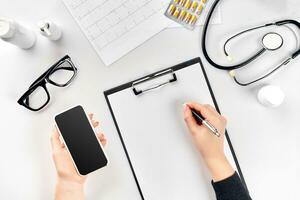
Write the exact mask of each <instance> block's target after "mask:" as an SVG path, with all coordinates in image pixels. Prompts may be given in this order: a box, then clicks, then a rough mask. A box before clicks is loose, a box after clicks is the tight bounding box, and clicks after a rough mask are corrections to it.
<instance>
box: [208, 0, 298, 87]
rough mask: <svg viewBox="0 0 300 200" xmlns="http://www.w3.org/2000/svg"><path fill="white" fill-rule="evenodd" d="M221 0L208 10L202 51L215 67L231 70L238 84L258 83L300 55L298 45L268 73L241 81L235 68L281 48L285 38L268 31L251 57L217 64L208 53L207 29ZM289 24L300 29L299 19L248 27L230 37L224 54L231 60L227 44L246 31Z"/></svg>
mask: <svg viewBox="0 0 300 200" xmlns="http://www.w3.org/2000/svg"><path fill="white" fill-rule="evenodd" d="M219 2H220V0H215V2H214V3H213V5H212V6H211V8H210V10H209V12H208V15H207V18H206V21H205V23H204V27H203V35H202V51H203V54H204V57H205V58H206V60H207V61H208V62H209V63H210V64H211V65H212V66H213V67H215V68H217V69H220V70H227V71H229V74H230V76H232V77H233V79H234V81H235V82H236V83H237V84H239V85H241V86H248V85H251V84H253V83H256V82H258V81H260V80H263V79H265V78H267V77H269V76H270V75H272V74H273V73H274V72H276V71H278V70H279V69H280V68H281V67H283V66H285V65H287V64H288V63H290V62H291V61H292V60H294V59H295V58H296V57H297V56H299V55H300V47H299V46H298V47H297V48H298V49H297V50H296V51H295V52H294V53H293V54H292V55H290V56H289V57H288V58H286V59H285V60H284V61H283V62H282V63H280V64H279V65H277V66H276V67H275V68H273V69H272V70H271V71H269V72H268V73H266V74H264V75H263V76H261V77H259V78H257V79H255V80H253V81H250V82H245V83H244V82H241V81H239V80H238V78H237V77H236V72H235V70H237V69H240V68H242V67H244V66H246V65H248V64H249V63H251V62H253V61H255V60H256V59H257V58H259V57H260V56H262V55H263V54H264V53H266V52H268V51H275V50H277V49H279V48H280V47H282V45H283V38H282V36H281V35H279V34H278V33H275V32H270V33H267V34H265V35H264V36H263V37H262V39H261V45H262V47H261V49H259V50H258V51H257V52H256V53H255V54H254V55H251V56H249V58H247V59H246V60H244V61H242V62H241V63H238V64H235V65H230V66H224V65H220V64H217V63H216V62H214V61H213V60H212V59H211V58H210V56H209V55H208V53H207V50H206V37H207V30H208V25H209V22H210V20H211V17H212V15H213V13H214V11H215V8H216V6H217V5H218V3H219ZM288 24H291V25H295V26H296V27H298V28H299V30H300V23H299V22H298V21H296V20H282V21H278V22H274V23H269V24H265V25H261V26H257V27H254V28H250V29H247V30H245V31H241V32H239V33H237V34H235V35H233V36H232V37H230V38H229V39H228V40H227V41H226V42H225V44H224V47H223V51H224V54H225V55H226V57H227V58H228V59H229V60H230V59H231V57H230V56H229V53H228V50H227V45H228V44H229V42H231V41H232V40H233V39H236V38H237V37H239V36H241V35H243V34H245V33H248V32H250V31H254V30H257V29H261V28H265V27H269V26H283V25H288ZM290 30H291V31H293V30H292V29H291V28H290ZM294 34H295V36H296V38H297V41H298V37H297V35H296V33H295V32H294Z"/></svg>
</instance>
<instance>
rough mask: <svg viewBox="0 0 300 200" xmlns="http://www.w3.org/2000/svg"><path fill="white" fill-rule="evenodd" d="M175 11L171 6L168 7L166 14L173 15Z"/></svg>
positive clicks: (174, 7)
mask: <svg viewBox="0 0 300 200" xmlns="http://www.w3.org/2000/svg"><path fill="white" fill-rule="evenodd" d="M175 10H176V6H174V5H173V4H172V5H170V7H169V10H168V13H169V14H170V15H173V13H174V12H175Z"/></svg>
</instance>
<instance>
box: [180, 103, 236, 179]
mask: <svg viewBox="0 0 300 200" xmlns="http://www.w3.org/2000/svg"><path fill="white" fill-rule="evenodd" d="M195 114H197V115H198V117H200V118H201V119H200V118H199V119H198V120H196V119H197V116H195ZM184 119H185V122H186V124H187V127H188V128H189V130H190V132H191V134H192V137H193V139H194V141H195V143H196V146H197V148H198V150H199V151H200V153H201V155H202V157H203V159H204V161H205V163H206V165H207V167H208V169H209V171H210V173H211V175H212V178H213V181H215V182H216V181H220V180H223V179H225V178H227V177H229V176H231V175H232V174H233V173H234V170H233V168H232V167H231V165H230V164H229V162H228V160H227V158H226V156H225V153H224V137H225V128H226V123H227V121H226V119H225V118H224V117H223V116H221V115H220V114H219V113H218V112H217V111H216V110H215V109H214V108H213V107H212V106H210V105H200V104H197V103H187V104H184ZM201 120H202V123H201ZM204 121H206V122H204Z"/></svg>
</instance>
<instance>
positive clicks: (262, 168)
mask: <svg viewBox="0 0 300 200" xmlns="http://www.w3.org/2000/svg"><path fill="white" fill-rule="evenodd" d="M288 2H291V3H292V2H293V4H288ZM289 5H293V6H289ZM299 6H300V2H299V1H298V2H296V1H295V0H293V1H286V0H283V1H279V0H275V1H274V0H252V1H238V0H226V2H225V1H224V3H223V4H222V18H223V23H222V24H221V25H215V26H213V27H211V30H210V34H209V37H210V39H209V41H210V42H209V51H210V53H211V54H212V55H213V56H214V58H217V59H218V60H222V59H223V60H224V57H223V55H222V52H221V44H222V41H224V38H225V37H227V36H229V35H230V34H232V33H235V32H236V31H239V30H241V29H244V28H249V27H251V26H255V25H260V24H261V23H263V24H264V23H268V22H270V21H274V20H280V19H285V18H296V19H298V20H300V14H299ZM297 7H298V8H297ZM0 15H1V16H6V17H11V18H13V19H15V20H17V21H20V22H23V24H25V25H27V26H28V27H31V28H33V29H36V26H35V24H36V22H37V21H38V20H40V19H44V18H47V19H50V20H53V21H55V22H57V23H58V24H59V25H61V26H62V27H63V33H64V36H63V38H62V40H61V41H59V42H57V43H54V42H51V41H48V40H47V39H45V38H43V37H41V36H38V38H37V39H38V40H37V44H36V46H35V47H34V48H32V49H31V50H27V51H24V50H21V49H18V48H16V47H14V46H12V45H10V44H7V43H4V42H2V41H0V67H1V73H0V95H1V103H0V110H1V112H0V113H1V114H0V115H1V131H0V135H1V140H0V157H1V163H0V198H1V199H14V200H15V199H28V200H29V199H30V200H35V199H53V196H54V186H55V178H56V174H55V168H54V165H53V162H52V158H51V148H50V135H51V130H52V127H53V125H54V122H53V116H54V114H55V113H58V112H60V111H62V110H64V109H66V108H68V107H70V106H72V105H75V104H82V105H83V106H84V107H85V109H86V111H88V112H95V113H96V116H97V118H98V119H99V120H100V121H101V126H102V127H101V131H104V132H105V133H106V135H107V137H108V140H111V142H109V143H108V146H107V148H106V149H107V153H108V155H109V157H110V159H111V161H112V163H111V165H110V167H109V168H107V169H105V170H103V171H97V172H96V173H94V174H92V175H91V176H90V177H89V179H88V183H87V187H86V194H87V198H88V199H109V200H112V199H122V194H124V192H131V191H134V190H135V188H134V185H130V184H129V183H130V182H131V180H130V178H132V177H131V176H130V172H129V169H128V165H127V164H126V160H125V157H124V154H123V152H122V151H121V147H120V145H117V143H118V142H119V141H117V137H116V134H117V132H116V130H115V127H114V124H113V122H112V118H111V116H110V113H109V111H108V107H107V105H106V102H105V99H104V96H103V91H104V90H106V89H110V88H111V87H114V86H117V85H119V84H121V83H124V82H127V81H130V80H132V79H135V78H137V77H140V76H142V75H145V74H148V73H150V72H153V71H156V70H158V69H161V68H163V67H169V66H171V65H174V64H177V63H178V62H182V61H185V60H188V59H191V58H193V57H197V56H199V55H200V57H202V58H203V56H202V54H201V50H200V45H199V38H200V34H201V33H200V30H199V29H196V30H195V31H194V32H190V31H187V30H185V29H182V28H175V29H168V30H165V31H163V32H162V33H160V34H158V35H157V36H155V37H154V38H152V39H151V40H149V41H148V42H146V43H145V44H143V45H142V46H140V47H139V48H137V49H136V50H134V51H133V52H131V53H130V54H128V55H127V56H126V57H124V58H123V59H121V60H119V61H118V62H116V63H114V64H113V65H111V66H110V67H106V66H104V64H103V63H102V62H101V60H100V58H99V57H98V56H97V54H96V52H95V51H94V50H93V48H92V46H91V45H90V44H89V43H88V42H87V39H86V38H85V36H84V35H83V34H82V32H81V31H80V29H79V28H78V26H77V24H76V23H75V21H74V20H73V19H72V18H71V16H70V14H69V13H68V11H67V9H66V8H65V6H64V5H63V3H62V2H61V1H41V0H40V1H38V0H27V1H18V0H10V1H7V0H1V1H0ZM201 30H202V28H201ZM279 31H283V30H279ZM283 32H284V31H283ZM261 34H262V33H257V35H259V36H261ZM291 38H292V37H288V38H287V39H286V40H287V42H286V44H290V45H285V46H284V47H283V49H282V50H280V51H282V52H281V53H280V52H278V53H274V55H272V54H269V57H270V58H266V59H262V61H260V62H257V63H255V64H253V65H251V67H250V66H249V68H248V69H246V70H242V71H241V72H240V75H241V78H244V79H247V78H251V77H253V76H254V75H255V74H257V73H259V72H260V70H263V69H266V68H268V67H271V66H274V64H276V63H278V61H279V60H280V59H282V58H283V57H285V55H286V54H288V52H292V51H293V49H294V48H295V45H294V43H293V41H292V39H291ZM249 41H250V40H241V41H239V42H236V43H235V45H234V46H233V47H232V52H235V54H234V55H238V52H239V53H240V54H241V55H240V56H236V57H237V60H238V58H240V57H242V56H243V55H249V53H251V51H252V50H251V47H256V46H255V45H251V44H257V43H258V42H257V41H256V42H251V41H250V42H249ZM248 45H249V46H248ZM248 47H249V48H248ZM247 53H248V54H247ZM65 54H69V55H70V56H71V57H72V59H73V61H74V63H75V65H76V66H77V67H78V68H79V74H78V77H77V78H76V80H75V81H74V82H73V84H72V85H71V86H70V87H68V88H64V89H59V88H53V87H51V86H49V88H51V89H50V92H51V97H52V103H51V104H50V105H49V107H48V108H47V109H46V110H44V111H43V112H40V113H32V112H29V111H27V110H25V109H24V108H22V107H21V106H19V105H18V104H17V103H16V101H17V99H18V98H19V97H20V96H21V95H22V93H23V92H24V91H25V90H26V89H27V87H28V86H29V85H30V84H31V82H32V81H34V80H35V78H37V77H38V76H39V75H40V74H41V73H42V72H44V71H45V70H46V69H47V68H48V67H49V66H50V65H51V64H53V63H54V62H55V61H56V60H58V59H59V58H60V57H62V56H64V55H65ZM267 57H268V56H267ZM203 60H204V59H203ZM275 61H276V62H275ZM204 64H205V66H206V69H207V72H208V75H209V78H210V81H211V84H212V87H213V89H214V91H215V95H216V97H217V99H218V103H219V106H220V108H221V111H222V113H223V114H224V115H225V116H227V118H228V120H229V125H228V130H229V132H230V135H231V139H232V142H233V145H234V147H235V150H236V153H237V156H238V158H239V161H240V164H241V167H242V170H243V173H244V176H245V178H246V181H247V184H248V187H249V190H250V193H251V195H252V197H253V199H263V200H264V199H287V200H289V199H290V200H294V199H299V194H298V191H297V189H298V187H297V185H298V180H299V179H300V170H299V169H300V159H299V153H300V135H299V130H298V129H299V120H300V114H299V109H300V105H299V100H300V93H299V89H300V85H299V84H298V81H299V75H300V68H299V65H300V60H299V59H298V60H296V61H295V62H293V63H292V64H291V65H289V66H288V67H287V68H286V70H282V71H281V72H280V73H278V74H277V75H275V76H273V77H272V78H271V79H268V80H267V81H266V82H263V83H260V84H258V85H256V86H253V87H247V88H242V87H239V86H237V85H236V84H234V83H233V81H232V80H231V79H230V77H228V75H227V73H226V72H222V71H218V70H216V69H214V68H212V67H211V66H210V65H208V64H207V63H206V62H204ZM264 83H273V84H276V85H279V86H281V88H282V89H283V90H284V92H285V94H286V99H285V102H284V104H283V105H282V106H281V107H279V108H276V109H268V108H265V107H263V106H261V105H259V104H258V103H257V101H256V92H257V89H258V88H259V86H261V84H264ZM128 188H131V190H130V189H128ZM187 198H188V197H187Z"/></svg>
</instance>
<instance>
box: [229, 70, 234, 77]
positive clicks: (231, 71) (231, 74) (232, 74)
mask: <svg viewBox="0 0 300 200" xmlns="http://www.w3.org/2000/svg"><path fill="white" fill-rule="evenodd" d="M228 74H229V76H230V77H232V78H234V77H235V70H230V71H229V72H228Z"/></svg>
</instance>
